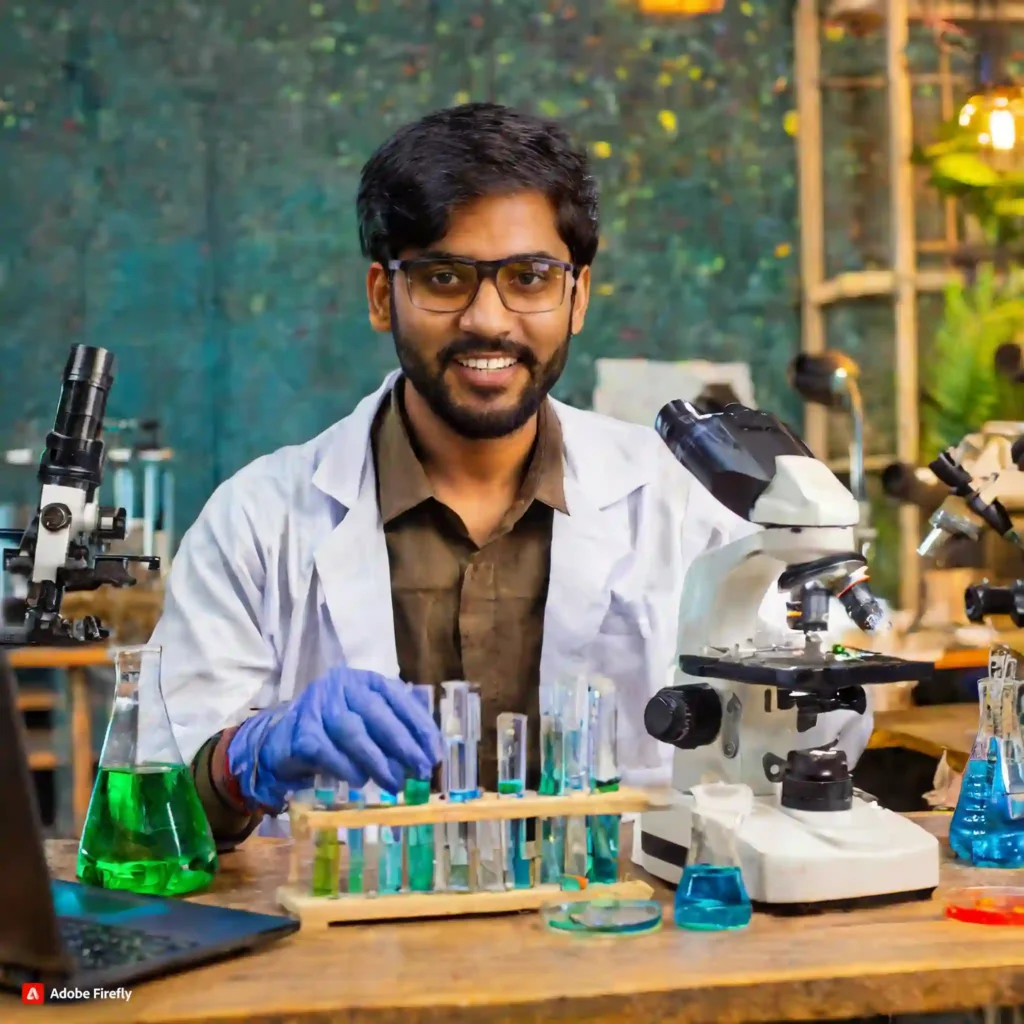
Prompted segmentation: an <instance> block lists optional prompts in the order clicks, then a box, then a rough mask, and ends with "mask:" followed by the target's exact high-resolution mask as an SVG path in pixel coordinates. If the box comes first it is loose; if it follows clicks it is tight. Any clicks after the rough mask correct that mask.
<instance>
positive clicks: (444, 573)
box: [371, 380, 567, 790]
mask: <svg viewBox="0 0 1024 1024" xmlns="http://www.w3.org/2000/svg"><path fill="white" fill-rule="evenodd" d="M537 427H538V429H537V441H536V444H535V445H534V448H533V452H532V454H531V456H530V461H529V463H528V464H527V468H526V472H525V474H524V477H523V482H522V485H521V487H520V489H519V494H518V496H517V498H516V500H515V502H514V503H513V505H512V507H511V508H510V509H509V510H508V512H507V513H506V514H505V516H504V518H503V519H502V521H501V523H500V524H499V526H498V528H497V529H496V530H495V531H494V533H493V534H492V536H491V537H490V538H489V539H488V541H487V542H486V543H485V544H483V545H482V546H478V545H477V544H476V543H474V541H473V540H472V539H471V538H470V536H469V533H468V531H467V530H466V527H465V526H464V524H463V522H462V520H461V519H460V517H459V516H458V515H457V514H456V513H455V512H453V511H452V510H451V509H450V508H448V506H447V505H445V504H443V503H442V502H441V501H439V500H438V499H437V498H435V497H434V492H433V489H432V487H431V485H430V481H429V480H428V478H427V475H426V472H425V471H424V469H423V467H422V465H421V464H420V462H419V459H418V458H417V456H416V451H415V448H414V446H413V442H412V439H411V437H410V433H409V430H408V425H407V423H406V419H405V414H404V410H403V407H402V381H401V380H400V381H399V383H398V385H396V387H395V389H394V390H393V391H392V393H391V396H390V398H389V399H387V400H386V401H385V402H384V403H383V404H382V406H381V410H380V412H379V413H378V415H377V418H376V420H375V422H374V426H373V431H372V434H371V438H372V443H373V452H374V461H375V464H376V467H377V493H378V502H379V506H380V511H381V518H382V520H383V524H384V536H385V539H386V542H387V549H388V559H389V562H390V567H391V594H392V606H393V609H394V619H395V644H396V647H397V653H398V665H399V670H400V673H401V677H402V678H403V679H405V680H407V681H409V682H415V683H428V684H433V685H434V686H436V687H437V690H436V691H435V701H440V699H441V693H442V691H441V689H440V686H439V684H440V683H443V682H446V681H448V680H466V681H468V682H470V683H474V684H475V685H477V686H478V687H479V689H480V697H481V701H480V703H481V716H480V717H481V727H482V736H481V740H480V750H479V755H480V782H479V784H480V785H481V786H483V787H484V788H486V789H489V790H493V789H495V788H496V785H497V749H496V743H497V738H496V718H497V716H498V715H499V714H500V713H501V712H503V711H514V712H519V713H520V714H525V715H527V716H528V720H529V725H528V746H527V763H528V771H527V776H528V779H527V781H528V784H529V785H531V786H536V783H537V778H538V775H539V755H540V736H539V731H538V730H539V728H540V716H539V707H538V704H539V679H540V651H541V641H542V637H543V632H544V606H545V603H546V600H547V592H548V577H549V573H550V567H551V527H552V522H553V518H554V512H555V511H556V510H557V511H560V512H566V511H567V510H566V506H565V494H564V490H563V462H562V433H561V428H560V427H559V423H558V417H557V416H556V415H555V413H554V411H553V410H552V409H551V407H550V405H549V404H548V403H547V402H544V404H543V405H542V406H541V408H540V412H539V418H538V424H537Z"/></svg>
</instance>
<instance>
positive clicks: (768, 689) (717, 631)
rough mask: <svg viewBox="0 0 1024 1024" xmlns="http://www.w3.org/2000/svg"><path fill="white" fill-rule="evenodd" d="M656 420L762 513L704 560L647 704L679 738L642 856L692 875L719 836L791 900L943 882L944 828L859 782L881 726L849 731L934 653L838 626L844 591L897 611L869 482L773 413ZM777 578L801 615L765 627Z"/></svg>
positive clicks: (747, 870) (703, 474)
mask: <svg viewBox="0 0 1024 1024" xmlns="http://www.w3.org/2000/svg"><path fill="white" fill-rule="evenodd" d="M656 428H657V430H658V432H659V434H660V435H661V436H662V438H663V439H664V440H665V442H666V444H668V446H669V448H670V449H671V450H672V452H673V454H674V455H675V456H676V458H677V459H678V460H679V461H680V462H681V463H682V464H683V465H684V466H685V467H686V468H687V469H688V470H690V472H691V473H693V475H694V476H695V477H696V478H697V479H698V480H699V481H700V482H701V483H702V484H703V485H704V486H705V487H706V488H707V489H708V491H710V493H711V494H712V495H713V496H714V497H715V498H716V499H717V500H718V501H720V502H721V503H722V504H723V505H725V506H726V507H728V508H729V509H731V510H732V511H733V512H735V513H736V514H738V515H740V516H742V517H743V518H745V519H747V520H749V521H750V522H752V523H757V524H758V525H760V526H762V527H763V529H761V530H759V531H757V532H755V533H752V534H750V535H748V536H746V537H744V538H742V539H740V540H737V541H735V542H734V543H731V544H727V545H725V546H724V547H721V548H718V549H716V550H712V551H709V552H706V553H705V554H703V555H701V556H700V557H699V558H697V559H696V560H695V561H694V563H693V565H692V567H691V568H690V571H689V573H688V574H687V577H686V581H685V586H684V593H683V598H682V603H681V607H680V613H679V631H678V640H677V649H678V652H679V660H678V667H677V669H676V676H675V685H674V686H671V687H667V688H666V689H663V690H661V691H660V692H659V693H658V694H657V695H656V696H655V697H654V698H652V699H651V701H650V702H649V703H648V705H647V708H646V711H645V716H644V720H645V725H646V727H647V730H648V732H649V733H650V734H651V735H652V736H654V737H655V738H656V739H658V740H661V741H662V742H665V743H669V744H671V745H672V746H674V747H675V748H676V749H675V751H674V754H673V768H672V785H673V791H672V805H671V807H670V808H668V809H665V810H659V811H655V812H649V813H645V814H644V815H642V817H641V822H640V837H639V841H638V842H635V843H634V859H635V860H636V861H637V862H638V863H639V864H640V865H641V866H642V867H644V868H645V869H646V870H648V871H650V872H651V873H652V874H654V875H657V876H658V877H659V878H662V879H664V880H666V881H669V882H678V880H679V878H680V876H681V874H682V869H683V867H684V865H685V863H686V860H687V856H688V852H689V851H690V850H691V847H693V846H695V845H696V846H699V847H702V848H703V853H702V855H701V856H702V859H705V860H707V856H706V855H707V854H708V853H710V854H711V861H712V862H719V863H720V862H723V861H724V862H728V863H735V864H737V865H738V866H739V867H740V868H741V870H742V874H743V880H744V883H745V885H746V888H747V892H748V894H749V895H750V898H751V900H752V902H753V903H754V904H755V906H760V907H762V908H764V909H769V910H776V911H788V912H807V911H815V910H822V909H830V908H832V907H834V906H849V905H851V904H853V903H856V902H859V901H862V900H870V901H871V902H874V903H879V902H896V901H902V900H909V899H915V898H921V899H924V898H927V897H928V896H929V895H930V894H931V892H932V891H933V890H934V888H935V886H936V885H937V884H938V881H939V844H938V841H937V840H936V839H935V837H934V836H932V835H930V834H929V833H928V832H926V831H925V830H924V829H923V828H921V827H920V826H919V825H916V824H914V823H913V822H912V821H910V820H909V819H907V818H905V817H903V816H901V815H899V814H896V813H894V812H891V811H887V810H885V809H883V808H882V807H881V806H880V805H879V804H878V803H876V802H874V801H872V800H871V799H870V798H864V797H863V796H861V795H859V794H857V793H855V791H854V786H853V779H852V777H851V774H850V771H851V769H852V767H853V766H854V762H855V761H856V758H857V757H859V755H860V753H861V749H862V747H863V742H864V740H863V738H862V737H861V738H859V739H853V740H851V739H850V733H851V732H853V733H861V734H862V733H863V730H862V729H861V730H858V729H856V728H855V726H856V724H857V719H858V717H859V716H861V715H863V714H864V712H865V709H866V703H867V702H866V696H865V692H864V689H863V687H864V686H865V685H867V684H878V683H888V682H897V681H901V680H919V679H923V678H927V677H928V676H929V675H930V674H931V672H932V671H933V667H932V665H931V664H930V663H927V662H910V661H905V660H902V659H899V658H892V657H888V656H886V655H881V654H874V653H870V652H866V651H857V650H852V649H847V648H843V647H841V646H839V645H831V644H828V643H827V642H826V641H824V640H823V637H824V634H825V633H826V631H827V628H828V611H829V605H830V602H831V600H832V599H833V598H836V599H838V600H839V601H840V602H841V604H842V605H843V607H844V608H845V609H846V611H847V613H848V614H849V615H850V617H851V618H852V619H853V621H854V622H855V623H856V624H857V625H858V626H859V627H860V628H861V629H863V630H864V631H865V632H874V631H876V630H878V629H880V628H884V627H885V626H886V625H887V622H886V619H885V615H884V613H883V611H882V609H881V607H880V606H879V604H878V602H877V601H876V599H875V598H874V596H873V595H872V593H871V591H870V589H869V587H868V584H867V568H866V563H865V560H864V558H863V557H862V556H861V555H860V554H859V553H858V552H857V551H856V550H855V549H854V529H855V527H856V526H857V522H858V517H859V509H858V506H857V502H856V501H855V499H854V497H853V495H852V494H851V493H850V492H849V491H848V490H847V489H846V488H845V487H843V486H842V484H840V483H839V481H838V480H837V479H836V478H835V476H833V475H832V473H831V472H830V471H829V470H828V468H827V467H826V466H825V465H824V464H823V463H821V462H819V461H818V460H816V459H815V458H814V457H813V455H812V454H811V452H810V450H809V449H808V448H807V447H806V445H804V444H803V442H802V441H800V440H799V438H797V437H796V436H795V435H794V434H792V433H791V432H790V431H789V430H788V429H787V428H786V427H785V426H784V425H783V424H782V423H780V422H779V420H778V419H776V417H774V416H773V415H771V414H770V413H766V412H759V411H755V410H752V409H748V408H746V407H744V406H741V405H730V406H728V407H727V408H725V409H724V410H723V411H721V412H718V413H710V414H708V415H700V414H699V413H698V412H697V411H696V410H695V409H694V408H693V406H691V405H690V404H689V403H685V402H670V403H669V404H668V405H667V406H665V408H664V409H662V411H661V412H660V413H659V415H658V419H657V422H656ZM772 588H775V589H777V590H778V591H780V592H782V593H784V594H785V595H787V614H786V618H787V621H786V623H785V624H783V623H779V625H778V628H777V629H775V630H774V631H773V632H770V633H766V632H765V626H766V623H765V622H764V621H763V620H762V619H761V618H760V616H759V612H760V610H761V607H762V602H763V599H764V598H765V596H766V594H767V593H768V592H769V590H771V589H772ZM712 796H713V797H714V801H712V802H711V804H708V805H705V804H704V803H703V801H704V800H705V799H707V800H709V801H710V800H711V797H712ZM715 804H717V808H718V809H717V810H715V806H714V805H715ZM726 805H728V806H729V808H730V809H729V810H728V812H727V813H725V814H724V815H723V814H722V808H723V807H724V806H726ZM711 821H714V822H715V823H716V824H715V832H716V836H715V837H714V839H713V842H711V844H710V845H709V837H708V835H706V834H703V832H704V825H705V824H706V823H708V822H711ZM695 822H697V823H699V824H700V831H701V833H702V834H700V835H695V834H693V832H694V829H693V828H692V826H693V825H694V823H695ZM711 847H714V848H713V849H712V848H711Z"/></svg>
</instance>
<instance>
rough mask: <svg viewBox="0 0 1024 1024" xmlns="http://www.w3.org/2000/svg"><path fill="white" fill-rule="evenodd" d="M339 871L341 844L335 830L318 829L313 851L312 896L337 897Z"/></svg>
mask: <svg viewBox="0 0 1024 1024" xmlns="http://www.w3.org/2000/svg"><path fill="white" fill-rule="evenodd" d="M340 869H341V844H340V843H339V842H338V830H337V829H336V828H328V829H320V830H318V831H317V834H316V846H315V849H314V851H313V895H314V896H337V895H338V874H339V871H340Z"/></svg>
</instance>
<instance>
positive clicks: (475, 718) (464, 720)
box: [441, 681, 480, 892]
mask: <svg viewBox="0 0 1024 1024" xmlns="http://www.w3.org/2000/svg"><path fill="white" fill-rule="evenodd" d="M441 686H442V688H443V689H444V696H443V697H442V698H441V735H442V736H443V737H444V753H445V757H444V765H443V772H442V775H443V779H444V794H445V799H446V800H449V801H451V802H453V803H458V802H460V801H465V800H475V799H476V797H477V796H478V795H479V789H478V788H477V746H478V743H479V739H480V737H479V728H478V726H479V705H477V707H476V708H474V706H473V705H474V702H473V699H472V698H473V692H472V688H471V687H470V685H469V683H467V682H462V681H456V682H447V683H442V684H441ZM469 825H470V823H469V822H465V821H452V822H446V823H445V824H444V825H443V826H442V828H443V830H444V834H445V844H444V849H445V867H446V868H447V871H446V872H445V874H446V876H447V886H446V887H447V888H448V889H449V890H450V891H452V892H468V891H469V890H470V885H471V881H472V878H471V872H470V836H471V829H470V827H469Z"/></svg>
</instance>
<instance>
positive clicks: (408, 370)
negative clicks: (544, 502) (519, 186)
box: [367, 192, 590, 439]
mask: <svg viewBox="0 0 1024 1024" xmlns="http://www.w3.org/2000/svg"><path fill="white" fill-rule="evenodd" d="M429 253H430V254H431V256H433V255H434V254H437V253H444V254H447V255H449V256H454V257H463V258H468V259H476V260H500V259H504V258H506V257H509V256H524V255H530V256H537V257H543V256H546V257H547V258H548V259H556V260H562V261H564V262H566V263H568V262H569V250H568V248H567V246H566V244H565V242H563V241H562V239H561V238H560V237H559V234H558V227H557V222H556V219H555V211H554V208H553V207H552V206H551V204H550V203H549V202H548V200H547V198H546V197H545V196H544V195H542V194H541V193H536V192H521V193H516V194H513V195H508V196H491V197H486V198H482V199H477V200H475V201H474V202H472V203H470V204H468V205H466V206H464V207H462V208H461V209H460V210H459V211H458V212H457V213H455V214H454V215H453V216H452V218H451V223H450V225H449V230H448V233H447V234H446V235H445V237H444V238H441V239H438V240H437V241H436V242H434V243H433V244H432V245H431V246H430V247H429ZM422 255H423V253H421V252H418V251H409V252H403V253H401V254H400V256H401V258H402V259H415V258H417V257H421V256H422ZM589 282H590V275H589V268H583V269H582V270H581V271H580V274H579V275H578V277H577V278H576V280H575V281H574V280H573V279H572V276H571V274H569V273H566V280H565V287H564V294H563V295H562V296H561V300H560V302H559V304H557V305H556V306H555V308H550V309H545V311H543V312H514V311H512V310H510V309H508V308H507V306H506V304H505V303H504V302H503V301H502V297H501V295H500V294H499V291H498V284H497V282H496V281H495V279H494V278H493V277H491V278H484V279H482V280H481V282H480V286H479V290H478V291H477V293H476V297H475V298H474V299H473V301H472V303H471V304H470V305H469V306H467V307H466V308H465V309H463V310H461V311H459V312H447V313H446V312H432V311H428V310H425V309H423V308H420V306H422V305H423V304H424V302H423V298H422V295H421V294H420V292H419V291H415V295H416V296H419V298H418V299H416V301H414V295H413V294H410V287H409V277H408V275H407V274H406V272H405V271H401V270H400V271H397V272H396V273H395V274H394V278H393V287H392V288H390V289H389V288H388V275H387V272H386V270H384V269H383V268H382V267H380V265H379V264H374V265H373V267H371V268H370V272H369V275H368V277H367V293H368V296H369V300H370V322H371V323H372V325H373V326H374V327H375V328H376V329H377V330H381V331H386V330H390V331H391V333H392V336H393V337H394V339H395V348H396V350H397V352H398V360H399V364H400V365H401V367H402V371H403V372H404V374H405V376H406V379H407V381H408V383H409V384H411V385H412V387H413V388H415V389H416V391H417V392H418V393H419V394H420V396H421V397H422V398H423V400H424V401H425V402H426V404H427V405H428V406H429V407H430V409H431V411H432V412H433V413H434V414H435V415H436V416H437V417H438V418H439V419H441V420H442V421H443V422H444V423H446V424H447V425H448V426H449V427H451V428H452V429H453V430H455V431H456V432H457V433H459V434H461V435H462V436H463V437H467V438H474V439H482V438H495V437H503V436H505V435H506V434H510V433H512V432H513V431H515V430H518V429H519V428H520V427H522V426H523V425H524V424H525V423H527V422H528V421H529V420H530V418H531V417H532V416H533V415H534V413H535V412H536V411H537V409H538V408H539V407H540V404H541V402H543V400H544V398H545V396H546V395H547V394H548V392H549V391H550V390H551V388H552V387H553V386H554V385H555V382H556V381H557V380H558V378H559V377H560V376H561V374H562V370H563V369H564V368H565V363H566V359H567V358H568V354H569V340H570V338H571V337H572V335H573V334H576V333H578V332H579V330H580V329H581V328H582V326H583V318H584V314H585V312H586V307H587V300H588V297H589ZM440 283H441V284H442V285H443V284H445V283H446V281H445V279H444V278H441V279H440ZM414 290H415V285H414ZM574 292H575V299H574ZM508 297H509V293H508V292H506V299H508ZM427 304H432V305H436V304H437V303H427ZM442 304H443V303H442ZM510 304H512V305H514V306H517V307H519V306H520V303H519V302H517V301H516V300H515V298H514V296H513V298H512V301H511V303H510Z"/></svg>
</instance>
